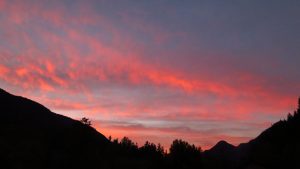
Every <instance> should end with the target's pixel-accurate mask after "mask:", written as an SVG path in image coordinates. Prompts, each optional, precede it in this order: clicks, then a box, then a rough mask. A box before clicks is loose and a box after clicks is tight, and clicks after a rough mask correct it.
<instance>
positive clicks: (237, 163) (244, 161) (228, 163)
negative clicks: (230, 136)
mask: <svg viewBox="0 0 300 169" xmlns="http://www.w3.org/2000/svg"><path fill="white" fill-rule="evenodd" d="M204 155H205V157H204V159H205V166H206V167H205V168H218V169H222V168H224V169H231V168H232V169H240V168H241V169H243V168H247V169H251V168H253V169H255V168H259V169H260V168H261V169H264V168H265V169H281V168H289V169H299V168H300V98H299V100H298V109H297V110H296V111H294V113H293V115H292V114H290V113H289V114H288V117H287V119H286V120H280V121H278V122H277V123H275V124H273V125H272V126H271V127H270V128H268V129H266V130H265V131H263V132H262V133H261V134H260V135H259V136H258V137H256V138H255V139H253V140H251V141H249V142H248V143H242V144H240V145H239V146H237V147H234V146H232V145H229V144H227V143H226V142H219V143H218V144H217V145H216V146H214V147H213V148H211V149H210V150H208V151H205V152H204Z"/></svg>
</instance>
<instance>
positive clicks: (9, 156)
mask: <svg viewBox="0 0 300 169" xmlns="http://www.w3.org/2000/svg"><path fill="white" fill-rule="evenodd" d="M0 112H1V113H0V116H1V123H0V165H1V168H5V169H23V168H30V169H35V168H38V169H44V168H45V169H70V168H72V169H96V168H102V169H119V168H122V169H127V168H128V169H129V168H130V169H144V168H146V169H168V168H170V169H171V168H172V169H173V168H174V169H196V168H198V169H200V168H203V169H256V168H262V169H263V168H265V169H277V168H278V169H279V168H289V169H299V168H300V165H299V161H300V160H299V158H300V132H299V131H300V99H299V107H298V109H297V110H296V111H295V112H294V113H293V115H291V114H289V115H288V117H287V119H286V120H281V121H279V122H277V123H275V124H274V125H272V126H271V127H270V128H268V129H266V130H265V131H264V132H262V133H261V134H260V135H259V136H258V137H256V138H255V139H253V140H251V141H249V142H248V143H242V144H240V145H239V146H233V145H231V144H229V143H227V142H226V141H220V142H218V143H217V144H216V145H215V146H214V147H212V148H211V149H210V150H207V151H205V152H202V151H201V148H198V147H196V146H194V145H191V144H189V143H188V142H185V141H183V140H174V141H173V143H172V145H171V148H170V151H169V153H166V152H165V150H164V148H163V147H162V146H161V145H155V144H153V143H150V142H146V143H145V144H144V145H143V146H141V147H138V146H137V144H136V143H134V142H133V141H131V140H130V139H129V138H127V137H124V138H123V139H121V140H120V141H119V140H118V139H114V140H112V139H111V138H109V139H107V138H105V137H104V136H103V135H102V134H101V133H99V132H98V131H96V130H95V129H94V128H93V127H92V126H90V121H89V120H88V119H83V121H78V120H73V119H71V118H68V117H65V116H62V115H59V114H55V113H53V112H51V111H50V110H49V109H47V108H46V107H44V106H43V105H41V104H39V103H36V102H34V101H32V100H29V99H27V98H24V97H20V96H14V95H11V94H9V93H8V92H6V91H4V90H2V89H0Z"/></svg>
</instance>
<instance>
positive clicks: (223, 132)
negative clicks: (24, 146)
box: [0, 0, 300, 149]
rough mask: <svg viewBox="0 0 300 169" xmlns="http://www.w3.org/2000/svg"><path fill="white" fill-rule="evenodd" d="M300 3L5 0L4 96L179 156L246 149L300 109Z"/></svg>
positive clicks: (1, 18)
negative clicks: (188, 149)
mask: <svg viewBox="0 0 300 169" xmlns="http://www.w3.org/2000/svg"><path fill="white" fill-rule="evenodd" d="M299 9H300V1H298V0H287V1H282V0H265V1H261V0H244V1H241V0H228V1H224V0H199V1H193V0H187V1H181V0H154V1H148V0H138V1H136V0H114V1H111V0H107V1H104V0H51V1H50V0H26V1H24V0H0V39H1V40H0V87H1V88H3V89H4V90H7V91H8V92H11V93H13V94H16V95H22V96H24V97H28V98H30V99H32V100H35V101H37V102H39V103H41V104H43V105H45V106H46V107H48V108H49V109H51V110H52V111H54V112H56V113H59V114H62V115H65V116H69V117H72V118H74V119H80V118H82V117H87V118H89V119H91V120H92V124H93V127H95V128H96V129H97V130H98V131H99V132H101V133H103V134H104V135H105V136H107V137H108V136H112V137H113V138H122V137H123V136H128V137H129V138H130V139H132V140H134V141H135V142H137V143H138V145H139V146H141V145H143V143H144V142H145V141H146V140H148V141H150V142H153V143H156V144H157V143H161V144H162V145H164V146H165V147H169V145H170V144H171V142H172V141H173V140H174V139H176V138H181V139H184V140H186V141H188V142H190V143H192V144H195V145H197V146H201V147H202V148H203V149H208V148H210V147H211V146H213V145H214V144H216V143H217V142H218V141H219V140H226V141H228V142H229V143H232V144H234V145H238V144H239V143H242V142H247V141H249V140H250V139H252V138H254V137H256V136H257V135H258V134H259V133H260V132H261V131H263V130H264V129H266V128H267V127H270V126H271V125H272V123H275V122H276V121H278V120H280V119H284V118H285V117H286V114H287V113H288V112H292V111H293V110H295V109H296V105H297V98H298V96H299V91H300V78H299V77H300V66H299V63H300V19H299V16H300V10H299Z"/></svg>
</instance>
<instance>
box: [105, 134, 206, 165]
mask: <svg viewBox="0 0 300 169" xmlns="http://www.w3.org/2000/svg"><path fill="white" fill-rule="evenodd" d="M109 140H110V143H111V146H110V148H109V154H110V155H111V157H112V158H114V159H115V160H116V163H115V164H114V165H113V166H115V168H118V167H120V166H121V167H123V168H130V167H133V168H135V167H137V168H140V167H142V168H201V154H202V150H201V147H196V146H195V145H194V144H189V143H188V142H187V141H184V140H181V139H176V140H174V141H173V142H172V144H171V146H170V148H169V151H168V152H167V151H166V149H164V147H163V146H161V145H160V144H158V145H156V144H154V143H150V142H148V141H146V142H145V144H144V145H143V146H141V147H138V145H137V143H134V142H133V141H132V140H130V139H129V138H128V137H124V138H122V139H121V140H120V141H119V140H118V139H113V140H112V139H111V137H109Z"/></svg>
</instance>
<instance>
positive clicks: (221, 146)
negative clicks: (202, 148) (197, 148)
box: [208, 140, 236, 154]
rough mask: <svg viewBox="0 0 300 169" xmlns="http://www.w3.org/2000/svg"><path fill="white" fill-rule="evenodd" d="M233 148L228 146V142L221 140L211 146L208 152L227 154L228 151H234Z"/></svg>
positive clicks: (230, 145)
mask: <svg viewBox="0 0 300 169" xmlns="http://www.w3.org/2000/svg"><path fill="white" fill-rule="evenodd" d="M235 148H236V147H235V146H234V145H232V144H229V143H228V142H226V141H224V140H221V141H219V142H218V143H217V144H216V145H215V146H213V147H212V148H211V149H210V150H208V151H209V152H210V153H213V154H215V153H217V154H219V153H222V152H229V151H234V150H235Z"/></svg>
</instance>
